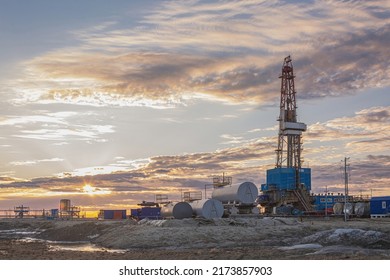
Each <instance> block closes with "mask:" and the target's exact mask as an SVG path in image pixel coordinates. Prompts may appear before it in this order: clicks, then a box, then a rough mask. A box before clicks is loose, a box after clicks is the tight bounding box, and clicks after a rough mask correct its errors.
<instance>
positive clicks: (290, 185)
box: [261, 167, 311, 191]
mask: <svg viewBox="0 0 390 280" xmlns="http://www.w3.org/2000/svg"><path fill="white" fill-rule="evenodd" d="M299 177H300V180H299V181H300V182H301V184H303V185H304V186H305V187H306V189H307V190H308V191H310V190H311V169H310V168H301V169H300V170H299ZM295 181H296V174H295V169H294V168H286V167H282V168H274V169H268V170H267V183H266V184H263V185H261V190H262V191H268V190H271V189H272V188H275V189H277V190H294V189H295Z"/></svg>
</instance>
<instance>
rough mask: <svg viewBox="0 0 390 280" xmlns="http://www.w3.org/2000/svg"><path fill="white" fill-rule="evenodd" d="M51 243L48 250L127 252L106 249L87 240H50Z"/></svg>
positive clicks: (124, 251)
mask: <svg viewBox="0 0 390 280" xmlns="http://www.w3.org/2000/svg"><path fill="white" fill-rule="evenodd" d="M51 244H53V245H51ZM51 244H50V245H49V251H75V252H108V253H120V254H124V253H127V251H126V250H119V249H107V248H104V247H99V246H97V245H95V244H91V243H89V242H55V243H54V242H51Z"/></svg>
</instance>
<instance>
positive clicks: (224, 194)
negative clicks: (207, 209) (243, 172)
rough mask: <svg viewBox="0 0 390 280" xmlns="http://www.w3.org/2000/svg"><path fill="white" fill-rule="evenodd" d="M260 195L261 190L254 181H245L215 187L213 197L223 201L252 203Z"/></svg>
mask: <svg viewBox="0 0 390 280" xmlns="http://www.w3.org/2000/svg"><path fill="white" fill-rule="evenodd" d="M258 195H259V191H258V189H257V187H256V185H255V184H253V183H252V182H244V183H242V184H236V185H232V186H225V187H220V188H215V189H214V190H213V193H212V195H211V197H212V198H214V199H216V200H219V201H221V202H222V203H227V202H235V203H242V204H252V203H254V202H255V200H256V198H257V197H258Z"/></svg>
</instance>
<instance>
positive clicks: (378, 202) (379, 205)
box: [370, 196, 390, 217]
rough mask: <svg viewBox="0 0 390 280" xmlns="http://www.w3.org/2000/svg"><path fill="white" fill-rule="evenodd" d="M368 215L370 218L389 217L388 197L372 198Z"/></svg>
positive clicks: (389, 205) (389, 197) (389, 199)
mask: <svg viewBox="0 0 390 280" xmlns="http://www.w3.org/2000/svg"><path fill="white" fill-rule="evenodd" d="M370 214H371V217H379V216H390V196H380V197H372V198H371V201H370Z"/></svg>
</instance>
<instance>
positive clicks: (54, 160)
mask: <svg viewBox="0 0 390 280" xmlns="http://www.w3.org/2000/svg"><path fill="white" fill-rule="evenodd" d="M61 161H64V159H62V158H48V159H38V160H26V161H12V162H10V164H11V165H14V166H25V165H36V164H40V163H50V162H61Z"/></svg>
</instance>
